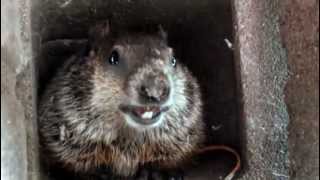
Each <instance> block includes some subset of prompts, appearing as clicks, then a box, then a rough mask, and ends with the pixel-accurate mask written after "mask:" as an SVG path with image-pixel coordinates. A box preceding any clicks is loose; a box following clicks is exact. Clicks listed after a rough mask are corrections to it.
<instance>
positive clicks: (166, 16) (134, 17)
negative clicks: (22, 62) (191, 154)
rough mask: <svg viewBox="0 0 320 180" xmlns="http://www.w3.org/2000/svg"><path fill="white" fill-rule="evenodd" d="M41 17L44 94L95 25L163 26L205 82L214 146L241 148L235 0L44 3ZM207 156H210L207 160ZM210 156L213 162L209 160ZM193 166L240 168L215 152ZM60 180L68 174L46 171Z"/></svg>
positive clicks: (202, 174)
mask: <svg viewBox="0 0 320 180" xmlns="http://www.w3.org/2000/svg"><path fill="white" fill-rule="evenodd" d="M37 5H38V6H39V7H37V6H35V7H34V8H35V9H38V11H37V13H34V14H33V16H34V17H35V18H39V13H40V19H39V22H38V27H34V28H35V29H34V31H36V32H39V33H38V35H39V37H40V39H41V42H40V47H41V48H40V50H41V51H40V52H41V54H40V56H39V58H38V59H37V62H36V67H37V70H38V83H39V84H38V96H41V93H42V92H43V89H44V88H45V85H46V83H47V82H48V80H50V78H51V77H52V76H53V75H54V73H55V70H56V69H57V68H58V67H59V66H60V65H61V64H62V63H63V62H64V61H65V60H66V59H67V58H68V57H69V56H70V55H72V54H73V53H75V52H77V51H78V50H79V49H80V48H81V47H83V46H84V45H85V43H86V38H87V31H88V29H89V27H90V26H92V25H93V24H95V23H97V22H99V21H101V20H105V19H111V21H113V22H116V23H118V24H120V25H125V26H126V25H129V26H130V25H137V24H138V25H142V26H144V25H149V24H161V25H162V26H163V28H164V29H165V30H166V31H167V32H168V38H169V44H170V45H171V46H172V47H173V48H174V49H175V51H176V56H177V58H178V59H179V60H180V61H181V62H183V63H185V64H186V65H187V66H188V67H189V69H190V70H191V71H192V72H193V73H194V75H195V76H196V77H197V79H198V80H199V82H200V85H201V89H202V93H203V100H204V103H205V106H204V110H205V116H204V120H205V121H206V124H207V134H208V142H207V143H208V144H225V145H228V146H231V147H233V148H235V149H236V150H237V151H240V150H241V144H240V142H241V141H240V139H241V132H240V125H239V109H238V107H239V106H238V98H237V95H238V93H237V90H236V87H237V86H236V83H237V82H236V79H237V78H236V73H235V72H236V71H235V65H234V57H233V54H234V51H233V48H234V47H232V42H234V41H233V21H232V20H233V18H232V4H231V1H229V0H217V1H211V0H204V1H182V0H179V1H134V0H128V1H115V0H114V1H94V2H93V3H89V2H87V1H72V0H65V1H64V0H63V1H43V2H40V3H39V4H37ZM205 159H207V160H205ZM208 159H209V160H208ZM197 163H198V164H197V165H196V166H192V165H191V166H190V167H186V168H190V169H191V171H188V172H190V173H187V174H186V178H187V179H188V178H189V179H217V178H219V177H223V176H225V175H226V174H227V173H228V172H230V170H231V169H232V167H233V166H234V163H235V159H234V157H233V156H232V155H231V154H228V153H221V152H213V153H210V154H207V155H204V156H203V157H202V158H200V159H199V161H198V162H197ZM43 173H44V174H48V173H49V174H50V175H51V176H53V177H56V178H58V179H63V178H66V177H67V175H66V174H64V173H63V172H61V171H60V170H59V171H54V172H43ZM68 178H70V177H68Z"/></svg>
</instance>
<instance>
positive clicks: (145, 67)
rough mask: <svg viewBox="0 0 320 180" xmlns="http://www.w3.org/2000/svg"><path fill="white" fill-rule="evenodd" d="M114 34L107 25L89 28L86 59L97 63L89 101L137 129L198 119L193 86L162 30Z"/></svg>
mask: <svg viewBox="0 0 320 180" xmlns="http://www.w3.org/2000/svg"><path fill="white" fill-rule="evenodd" d="M116 34H118V33H115V32H114V31H112V30H111V29H110V25H109V23H105V24H100V25H98V26H96V27H95V28H93V29H92V30H91V31H90V36H91V45H92V46H91V50H90V52H89V59H90V60H91V61H94V62H95V63H96V65H95V73H94V75H93V77H92V82H93V84H94V86H93V90H92V99H91V104H92V105H93V106H95V107H96V108H97V109H99V110H100V111H106V112H108V114H110V113H112V114H113V115H112V116H110V117H114V115H116V114H117V118H115V119H116V120H115V121H117V124H118V125H120V126H122V125H125V126H128V127H131V128H134V129H135V130H137V131H145V130H149V129H153V128H156V127H158V128H159V127H162V126H164V125H168V124H176V125H178V124H180V123H182V124H186V125H187V124H193V123H195V122H194V121H201V120H200V118H199V117H198V116H199V115H200V114H201V105H202V103H201V99H200V90H199V87H198V84H197V82H196V80H195V78H194V77H193V76H192V75H191V73H190V72H189V71H188V70H187V68H186V67H185V66H184V65H182V64H181V63H179V62H178V61H177V59H176V58H175V56H174V51H173V49H172V48H171V47H169V46H168V44H167V35H166V33H165V32H164V31H163V30H162V28H161V27H159V30H158V31H157V32H155V33H154V34H145V33H122V34H121V36H119V35H116ZM97 64H98V65H97ZM178 126H179V125H178ZM115 127H118V126H115Z"/></svg>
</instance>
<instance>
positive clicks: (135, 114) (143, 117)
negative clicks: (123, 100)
mask: <svg viewBox="0 0 320 180" xmlns="http://www.w3.org/2000/svg"><path fill="white" fill-rule="evenodd" d="M120 109H121V111H122V112H124V113H126V114H127V115H129V116H130V117H131V119H132V120H134V121H135V122H136V123H139V124H142V125H152V124H154V123H156V122H158V121H159V120H160V116H161V114H162V113H164V112H166V111H168V110H169V107H160V106H132V105H126V106H124V105H123V106H120Z"/></svg>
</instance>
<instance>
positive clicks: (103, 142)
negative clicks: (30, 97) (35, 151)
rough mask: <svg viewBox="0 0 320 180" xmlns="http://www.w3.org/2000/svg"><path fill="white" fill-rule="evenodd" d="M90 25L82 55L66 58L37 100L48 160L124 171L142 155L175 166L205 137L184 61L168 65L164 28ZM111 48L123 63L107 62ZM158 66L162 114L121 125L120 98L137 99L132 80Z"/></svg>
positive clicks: (122, 100) (81, 167)
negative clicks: (152, 122) (162, 79)
mask: <svg viewBox="0 0 320 180" xmlns="http://www.w3.org/2000/svg"><path fill="white" fill-rule="evenodd" d="M99 32H103V33H100V34H99ZM91 33H93V37H92V38H91V39H92V41H91V51H90V53H89V55H88V56H87V57H73V58H71V59H69V60H68V62H67V63H66V64H65V65H64V67H62V68H61V69H60V71H59V72H58V73H57V75H56V76H55V77H54V79H53V80H52V81H51V82H50V83H49V85H48V87H47V88H46V90H45V93H44V95H43V97H42V99H41V102H40V108H39V122H40V134H41V143H42V145H43V146H44V148H45V150H46V152H47V154H46V155H47V156H48V157H49V158H50V161H52V160H54V161H56V162H59V163H62V164H64V165H65V166H66V167H67V168H69V169H71V170H72V171H76V172H78V171H81V172H90V171H93V170H94V169H95V168H98V167H100V166H108V167H110V168H111V169H112V170H113V172H114V173H115V174H118V175H121V176H130V175H133V174H134V173H135V172H136V170H137V168H138V166H139V165H143V164H145V163H154V164H157V165H158V166H160V167H163V168H174V167H176V166H177V165H178V164H179V163H181V162H183V161H184V160H186V159H188V158H189V156H191V155H192V154H193V153H194V152H195V151H197V150H198V149H199V146H200V145H201V143H202V142H203V138H204V135H203V132H204V130H203V129H204V125H203V122H202V119H201V118H202V117H201V114H202V103H201V102H202V101H201V95H200V90H199V86H198V84H197V82H196V79H195V78H194V77H193V76H192V75H191V73H190V72H189V71H188V69H187V68H186V67H185V66H183V65H182V64H181V63H179V62H178V64H177V67H171V66H170V63H169V57H170V56H172V55H173V51H172V49H171V48H170V47H169V46H168V45H167V43H166V40H165V38H164V35H163V32H161V33H159V34H160V35H159V34H154V35H148V34H130V33H129V34H124V35H123V36H121V37H117V36H114V35H113V34H112V33H111V32H110V29H109V26H106V27H102V26H99V27H98V28H95V29H94V30H93V31H91ZM113 48H117V50H118V51H119V52H120V55H121V56H122V59H123V60H124V62H125V64H122V65H121V64H120V65H119V67H111V66H110V65H108V62H107V61H106V58H107V57H108V56H109V54H110V52H111V50H112V49H113ZM159 73H163V74H165V75H166V76H168V77H169V79H170V82H171V85H170V86H172V87H171V89H172V99H171V102H170V103H171V106H170V109H169V110H168V112H166V113H165V114H164V115H163V122H162V123H161V124H160V125H159V126H157V127H153V128H145V129H139V128H136V127H132V126H130V125H128V124H127V122H126V120H125V117H124V115H123V114H122V113H121V112H120V110H119V106H120V105H121V104H122V103H131V102H138V101H139V97H138V95H137V92H136V87H137V86H139V85H140V84H141V81H142V79H143V78H144V77H145V76H146V75H154V76H157V75H158V74H159Z"/></svg>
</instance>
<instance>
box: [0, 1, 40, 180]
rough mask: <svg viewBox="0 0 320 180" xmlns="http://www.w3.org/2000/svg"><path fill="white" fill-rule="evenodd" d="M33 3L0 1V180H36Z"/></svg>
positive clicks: (37, 173)
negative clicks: (31, 14) (31, 20)
mask: <svg viewBox="0 0 320 180" xmlns="http://www.w3.org/2000/svg"><path fill="white" fill-rule="evenodd" d="M29 5H30V2H29V1H25V0H22V1H17V0H12V1H5V0H4V1H3V0H1V179H5V180H26V179H32V180H37V179H38V175H39V169H38V168H39V166H38V162H39V161H38V158H37V157H38V146H37V145H38V141H37V129H36V127H37V125H36V118H35V115H36V114H35V106H34V105H35V103H34V102H35V101H36V100H35V97H36V96H34V82H35V81H34V79H33V77H34V72H33V64H32V62H33V61H32V60H33V57H32V44H31V30H30V27H31V25H30V14H29V13H30V6H29Z"/></svg>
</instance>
